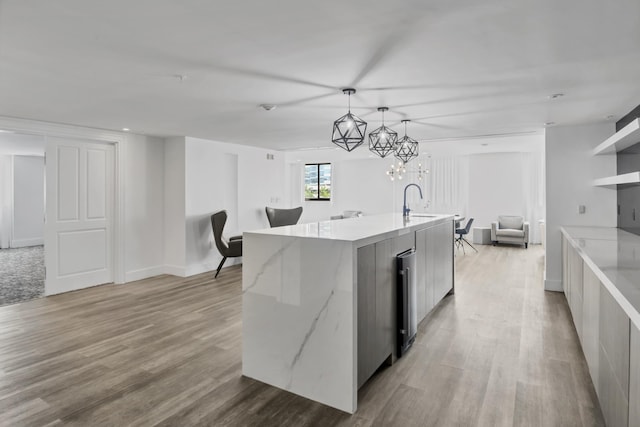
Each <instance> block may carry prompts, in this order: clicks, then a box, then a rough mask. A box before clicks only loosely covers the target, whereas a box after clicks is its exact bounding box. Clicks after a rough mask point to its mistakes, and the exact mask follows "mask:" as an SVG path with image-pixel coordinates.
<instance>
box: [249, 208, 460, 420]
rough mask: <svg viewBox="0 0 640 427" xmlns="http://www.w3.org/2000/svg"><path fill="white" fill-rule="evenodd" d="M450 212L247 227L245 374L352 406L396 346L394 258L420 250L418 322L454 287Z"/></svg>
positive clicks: (343, 406)
mask: <svg viewBox="0 0 640 427" xmlns="http://www.w3.org/2000/svg"><path fill="white" fill-rule="evenodd" d="M453 232H454V217H453V215H425V214H416V215H415V216H410V217H408V218H405V217H403V216H402V215H401V214H384V215H375V216H365V217H361V218H350V219H342V220H336V221H322V222H314V223H310V224H297V225H293V226H286V227H277V228H271V229H266V230H258V231H252V232H245V233H244V235H243V236H244V237H243V239H244V240H243V270H242V274H243V280H242V291H243V297H242V321H243V326H242V373H243V375H245V376H247V377H250V378H254V379H257V380H259V381H262V382H264V383H267V384H270V385H273V386H275V387H278V388H282V389H285V390H288V391H290V392H292V393H295V394H298V395H300V396H304V397H306V398H309V399H312V400H314V401H317V402H321V403H323V404H326V405H329V406H332V407H334V408H338V409H340V410H343V411H346V412H349V413H354V412H355V411H356V409H357V396H358V388H359V387H360V386H361V385H362V384H363V383H364V382H365V381H366V380H367V379H368V378H369V377H370V376H371V375H372V374H373V373H374V372H375V370H376V369H377V368H378V367H379V366H380V365H381V364H383V363H385V362H391V361H393V360H394V358H395V357H396V356H397V354H396V346H395V343H396V300H395V290H396V287H395V286H396V285H395V278H396V272H395V257H396V255H397V254H399V253H401V252H403V251H405V250H407V249H411V248H415V249H416V252H417V254H416V257H417V259H416V269H417V275H416V276H417V286H416V290H417V292H416V309H417V319H418V322H419V321H421V320H422V319H423V318H424V317H425V316H426V314H428V312H429V311H430V310H431V309H432V308H433V307H434V306H435V305H436V304H437V303H438V301H440V300H441V299H442V298H443V297H444V296H445V295H446V294H448V293H450V292H452V291H453V285H454V277H453V237H454V235H453Z"/></svg>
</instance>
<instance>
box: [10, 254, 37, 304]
mask: <svg viewBox="0 0 640 427" xmlns="http://www.w3.org/2000/svg"><path fill="white" fill-rule="evenodd" d="M43 295H44V246H33V247H30V248H19V249H0V305H6V304H14V303H16V302H22V301H28V300H31V299H34V298H40V297H41V296H43Z"/></svg>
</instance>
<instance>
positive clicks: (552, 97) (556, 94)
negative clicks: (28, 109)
mask: <svg viewBox="0 0 640 427" xmlns="http://www.w3.org/2000/svg"><path fill="white" fill-rule="evenodd" d="M563 96H564V93H554V94H552V95H549V99H558V98H562V97H563Z"/></svg>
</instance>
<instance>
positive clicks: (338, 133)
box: [331, 88, 367, 151]
mask: <svg viewBox="0 0 640 427" xmlns="http://www.w3.org/2000/svg"><path fill="white" fill-rule="evenodd" d="M342 93H344V94H345V95H349V112H348V113H347V114H345V115H344V116H342V117H340V118H339V119H338V120H336V121H335V122H333V133H332V135H331V141H333V143H334V144H336V145H337V146H338V147H341V148H344V149H345V150H347V151H351V150H353V149H355V148H356V147H358V146H359V145H360V144H362V142H363V141H364V135H365V133H366V131H367V122H365V121H364V120H362V119H361V118H359V117H358V116H355V115H353V114H351V95H352V94H354V93H356V90H355V89H352V88H346V89H342Z"/></svg>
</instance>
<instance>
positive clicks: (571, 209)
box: [545, 123, 617, 291]
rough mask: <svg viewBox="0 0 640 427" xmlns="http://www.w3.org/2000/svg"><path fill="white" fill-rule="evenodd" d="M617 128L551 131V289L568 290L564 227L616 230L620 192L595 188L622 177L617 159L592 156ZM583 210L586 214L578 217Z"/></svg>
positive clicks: (548, 249) (548, 227)
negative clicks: (601, 180) (599, 181)
mask: <svg viewBox="0 0 640 427" xmlns="http://www.w3.org/2000/svg"><path fill="white" fill-rule="evenodd" d="M614 132H615V128H614V126H613V124H611V123H606V124H594V125H582V126H563V127H553V128H549V129H547V131H546V137H545V159H546V196H547V203H546V220H547V224H546V268H545V289H547V290H552V291H561V290H562V259H561V258H562V253H561V240H560V231H559V227H560V226H571V225H574V226H575V225H577V226H580V225H584V226H602V227H616V220H617V218H616V203H617V201H616V191H615V190H611V189H608V188H599V187H594V186H593V185H592V181H593V180H594V179H596V178H600V177H605V176H611V175H615V174H616V156H615V155H609V156H607V155H604V156H592V155H591V150H592V149H593V148H594V147H595V146H597V145H598V144H600V143H601V142H602V141H604V140H605V139H606V138H608V137H609V136H611V135H613V133H614ZM578 205H585V206H586V212H585V213H584V214H582V215H580V214H578Z"/></svg>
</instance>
